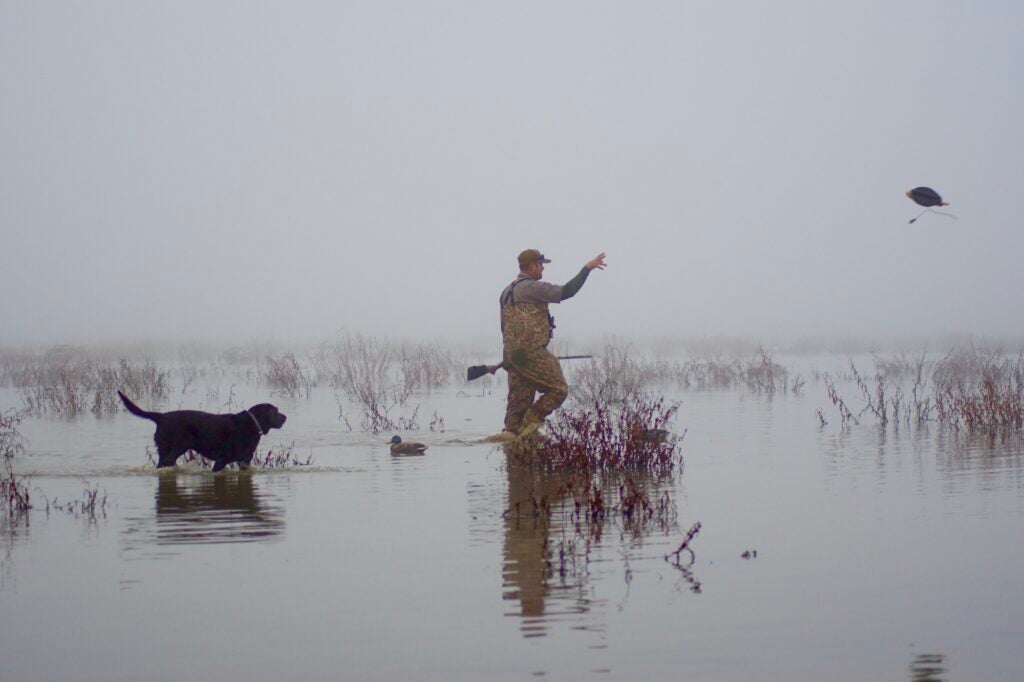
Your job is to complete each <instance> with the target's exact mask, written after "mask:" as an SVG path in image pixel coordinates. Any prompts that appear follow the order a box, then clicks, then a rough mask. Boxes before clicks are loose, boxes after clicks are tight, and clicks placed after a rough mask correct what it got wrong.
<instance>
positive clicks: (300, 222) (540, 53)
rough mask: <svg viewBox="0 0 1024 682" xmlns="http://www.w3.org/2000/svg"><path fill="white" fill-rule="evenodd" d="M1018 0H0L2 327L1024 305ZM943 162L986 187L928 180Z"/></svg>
mask: <svg viewBox="0 0 1024 682" xmlns="http://www.w3.org/2000/svg"><path fill="white" fill-rule="evenodd" d="M1021 35H1024V4H1022V3H1019V2H1010V1H1006V2H1000V1H995V0H992V1H985V2H972V3H969V2H945V1H939V2H936V1H934V0H929V1H927V2H925V1H921V2H903V1H899V0H886V1H885V2H882V1H867V2H865V0H857V1H856V2H819V1H813V2H812V1H807V2H771V3H768V2H760V1H756V2H755V1H751V2H682V1H676V2H629V3H626V2H621V3H607V2H595V1H593V0H587V1H585V2H408V3H404V2H366V3H360V2H322V3H320V2H308V3H294V2H274V3H271V2H249V1H244V2H206V1H204V2H180V1H179V2H136V1H132V2H15V1H13V0H0V93H2V95H0V96H2V105H0V230H2V246H0V287H2V299H0V325H2V326H0V343H21V342H26V341H27V342H32V341H39V342H46V343H53V342H73V341H89V342H97V341H109V340H126V339H184V340H191V339H206V338H209V339H233V338H234V339H250V338H278V339H282V338H284V339H320V338H330V337H332V336H333V335H334V334H335V333H336V332H337V331H338V330H340V329H347V330H353V331H360V332H363V333H367V334H373V335H380V336H388V337H405V338H416V337H430V338H457V337H473V338H478V337H483V338H487V337H488V335H491V336H493V337H494V338H495V339H496V340H497V338H498V331H497V297H498V294H499V292H500V290H501V289H502V287H504V286H505V285H506V284H507V283H508V282H509V281H511V279H512V278H513V277H514V276H515V274H516V270H517V267H516V261H515V257H516V254H517V253H518V252H519V251H520V250H522V249H524V248H527V247H536V248H539V249H541V250H542V251H543V252H544V253H545V254H546V255H547V256H548V257H549V258H551V259H552V261H553V262H552V263H551V264H550V265H549V266H547V271H546V273H545V277H546V279H549V280H551V281H554V282H556V283H563V282H565V281H567V280H568V279H570V278H571V277H572V276H573V275H575V274H576V272H577V271H578V270H579V268H580V267H581V266H582V265H583V263H585V262H586V261H587V260H589V259H590V258H591V257H593V256H594V255H595V254H597V253H598V252H600V251H606V252H607V254H608V269H607V270H605V271H602V272H595V273H594V274H593V275H592V276H591V278H590V280H589V281H588V282H587V284H586V286H585V287H584V288H583V290H582V291H581V292H580V294H579V295H578V296H577V297H576V298H574V299H572V300H570V301H567V302H565V303H564V304H562V305H561V306H560V307H559V308H556V310H555V313H556V315H557V317H558V324H559V329H560V331H561V330H565V331H566V332H568V333H572V334H586V335H602V334H609V335H610V334H617V335H620V336H625V337H627V338H630V337H637V338H640V337H644V336H650V335H662V336H663V335H681V336H701V335H750V336H755V337H756V336H758V335H780V334H782V335H787V334H788V335H793V336H799V335H804V334H822V333H850V334H873V333H885V334H893V335H899V334H944V333H950V332H953V333H956V332H965V333H976V334H991V335H1005V334H1013V335H1016V334H1024V316H1022V315H1021V312H1020V310H1021V305H1020V302H1019V300H1018V297H1019V296H1020V295H1021V293H1022V292H1024V267H1021V262H1022V254H1024V234H1022V232H1024V230H1022V229H1021V228H1022V219H1021V207H1020V206H1019V205H1018V202H1017V201H1016V199H1017V198H1018V196H1019V195H1020V193H1021V190H1022V188H1024V132H1022V130H1024V128H1022V125H1021V121H1024V76H1022V75H1021V65H1024V40H1021ZM918 185H928V186H931V187H934V188H935V189H936V190H937V191H939V192H940V193H941V194H942V195H943V196H944V197H945V198H946V199H947V200H948V201H950V202H951V206H950V207H949V209H948V210H949V211H951V212H952V213H954V214H956V215H957V216H958V217H959V219H958V220H953V219H951V218H947V217H943V216H940V215H935V214H925V216H923V217H922V218H921V219H920V220H918V222H916V223H914V224H912V225H911V224H908V220H909V219H910V218H912V217H913V216H915V215H916V214H917V212H918V210H919V208H918V207H917V206H916V205H915V204H913V203H912V202H911V201H910V200H909V199H907V198H906V197H905V196H904V195H903V193H904V192H905V191H906V190H907V189H910V188H912V187H915V186H918Z"/></svg>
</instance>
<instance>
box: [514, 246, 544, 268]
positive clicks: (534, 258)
mask: <svg viewBox="0 0 1024 682" xmlns="http://www.w3.org/2000/svg"><path fill="white" fill-rule="evenodd" d="M537 262H541V263H550V262H551V261H549V260H548V259H547V258H545V257H544V254H543V253H541V252H540V251H538V250H537V249H527V250H526V251H523V252H522V253H520V254H519V267H520V268H525V267H526V266H527V265H530V264H531V263H537Z"/></svg>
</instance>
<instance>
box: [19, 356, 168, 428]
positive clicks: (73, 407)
mask: <svg viewBox="0 0 1024 682" xmlns="http://www.w3.org/2000/svg"><path fill="white" fill-rule="evenodd" d="M4 377H5V379H6V380H7V381H8V382H9V384H10V385H12V386H14V387H15V388H17V389H18V391H19V393H20V394H21V396H22V399H23V400H24V402H25V405H26V407H27V409H28V411H29V412H30V413H33V414H55V415H60V416H66V417H75V416H78V415H80V414H83V413H85V412H92V413H93V414H96V415H101V414H109V413H111V412H114V411H117V410H119V409H120V407H121V404H120V402H119V401H118V399H117V390H118V389H121V390H126V391H128V392H129V393H131V394H132V395H135V396H142V397H146V398H149V399H151V400H154V401H157V400H163V399H165V398H166V397H167V394H168V386H169V373H168V371H167V370H165V369H161V368H160V367H159V366H158V365H157V363H156V362H155V361H153V360H151V359H143V360H140V361H131V360H128V359H126V358H119V359H117V360H116V361H111V360H104V359H101V358H99V357H96V356H95V355H94V354H92V353H90V352H88V351H86V350H82V349H72V348H65V347H58V348H57V349H56V350H54V349H50V350H47V351H45V352H43V353H41V354H37V355H35V356H31V357H28V356H22V357H21V358H20V364H18V365H17V366H14V365H12V364H11V363H10V362H8V363H7V365H6V369H5V371H4Z"/></svg>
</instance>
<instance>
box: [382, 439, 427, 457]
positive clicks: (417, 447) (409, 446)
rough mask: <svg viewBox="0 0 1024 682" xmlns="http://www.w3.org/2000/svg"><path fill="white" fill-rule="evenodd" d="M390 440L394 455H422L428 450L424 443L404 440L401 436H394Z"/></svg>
mask: <svg viewBox="0 0 1024 682" xmlns="http://www.w3.org/2000/svg"><path fill="white" fill-rule="evenodd" d="M389 442H390V443H391V454H392V455H422V454H423V453H424V452H426V450H427V446H426V445H424V444H423V443H412V442H404V441H402V439H401V438H400V437H399V436H393V437H392V438H391V440H390V441H389Z"/></svg>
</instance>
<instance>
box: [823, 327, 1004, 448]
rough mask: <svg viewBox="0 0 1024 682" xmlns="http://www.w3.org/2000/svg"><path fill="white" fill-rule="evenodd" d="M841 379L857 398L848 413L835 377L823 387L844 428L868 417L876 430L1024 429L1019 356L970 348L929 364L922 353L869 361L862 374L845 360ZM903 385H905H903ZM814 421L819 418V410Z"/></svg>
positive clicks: (825, 379) (829, 378)
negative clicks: (932, 425)
mask: <svg viewBox="0 0 1024 682" xmlns="http://www.w3.org/2000/svg"><path fill="white" fill-rule="evenodd" d="M849 365H850V367H849V371H848V372H847V373H846V374H845V375H844V377H845V378H846V379H848V380H849V381H850V382H852V383H853V384H854V386H855V387H856V390H857V392H858V393H859V394H860V401H861V402H862V404H863V407H862V408H861V409H860V410H859V411H858V412H854V411H853V410H852V409H850V408H849V407H848V405H847V401H846V400H845V399H844V398H843V397H842V396H841V395H840V393H839V390H838V389H837V387H836V383H835V379H834V378H832V377H831V376H829V375H825V376H824V377H823V378H824V381H825V387H826V391H827V392H828V396H829V399H830V400H831V402H832V404H833V405H834V406H835V407H836V408H837V409H838V410H839V413H840V418H841V420H842V424H843V426H844V427H847V426H849V425H851V424H859V423H860V420H861V419H862V418H863V417H864V416H865V415H869V416H870V417H872V418H873V421H874V422H875V423H876V424H878V425H879V426H881V427H883V428H884V427H886V426H888V425H889V424H890V423H891V424H895V425H896V426H900V425H905V426H911V425H913V426H924V425H926V424H928V423H931V422H935V423H938V424H940V425H943V426H945V427H948V428H951V429H953V430H956V431H960V430H964V431H978V430H987V431H992V430H999V431H1010V432H1020V431H1022V430H1024V356H1022V355H1018V356H1016V357H1014V356H1007V355H1005V354H1003V353H1000V352H996V351H990V350H987V349H979V348H976V347H973V346H972V347H967V348H959V349H954V350H953V351H950V352H949V353H948V354H947V355H946V356H945V357H944V358H942V359H941V360H937V361H931V360H928V359H927V358H926V356H925V355H924V354H921V355H920V356H917V357H915V358H911V359H907V358H906V357H905V356H901V357H898V358H896V359H885V358H875V367H874V372H873V373H871V374H867V373H865V372H863V371H862V370H860V369H859V368H858V367H857V366H856V365H855V364H854V363H853V361H852V360H851V361H850V363H849ZM908 384H909V386H908ZM818 415H819V420H820V421H821V422H822V423H824V421H825V420H824V417H823V415H822V414H821V411H820V409H819V411H818Z"/></svg>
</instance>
